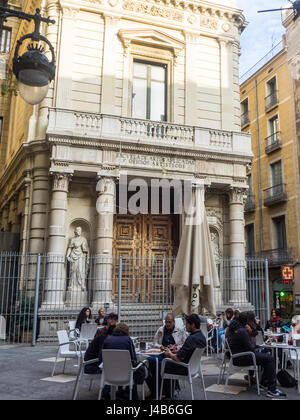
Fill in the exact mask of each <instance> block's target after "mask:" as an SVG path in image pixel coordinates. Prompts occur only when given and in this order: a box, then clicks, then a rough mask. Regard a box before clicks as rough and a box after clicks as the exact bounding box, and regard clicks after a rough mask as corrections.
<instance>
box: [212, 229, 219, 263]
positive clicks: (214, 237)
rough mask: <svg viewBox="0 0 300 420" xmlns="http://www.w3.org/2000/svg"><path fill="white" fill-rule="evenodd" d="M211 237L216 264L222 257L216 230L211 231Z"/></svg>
mask: <svg viewBox="0 0 300 420" xmlns="http://www.w3.org/2000/svg"><path fill="white" fill-rule="evenodd" d="M210 239H211V244H212V249H213V254H214V257H215V261H216V264H218V263H219V259H220V250H219V235H218V234H217V233H216V232H212V231H211V232H210Z"/></svg>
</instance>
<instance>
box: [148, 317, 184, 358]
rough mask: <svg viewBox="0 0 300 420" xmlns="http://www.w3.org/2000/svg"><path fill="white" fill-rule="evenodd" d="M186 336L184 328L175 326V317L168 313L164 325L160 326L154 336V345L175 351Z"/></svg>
mask: <svg viewBox="0 0 300 420" xmlns="http://www.w3.org/2000/svg"><path fill="white" fill-rule="evenodd" d="M186 336H187V334H186V332H185V330H184V328H177V327H176V326H175V318H174V316H173V314H171V313H170V314H167V316H166V318H165V325H163V326H162V327H160V328H159V329H158V330H157V332H156V334H155V336H154V346H155V347H161V348H162V349H166V348H169V349H171V350H172V351H176V350H179V349H180V348H181V347H182V345H183V343H184V341H185V339H186Z"/></svg>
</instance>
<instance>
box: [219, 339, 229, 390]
mask: <svg viewBox="0 0 300 420" xmlns="http://www.w3.org/2000/svg"><path fill="white" fill-rule="evenodd" d="M228 355H230V353H229V349H228V348H227V343H226V339H225V335H224V338H223V339H222V359H221V365H220V374H219V378H218V385H220V383H221V382H222V381H223V379H224V375H225V372H226V367H227V360H228V361H229V357H228Z"/></svg>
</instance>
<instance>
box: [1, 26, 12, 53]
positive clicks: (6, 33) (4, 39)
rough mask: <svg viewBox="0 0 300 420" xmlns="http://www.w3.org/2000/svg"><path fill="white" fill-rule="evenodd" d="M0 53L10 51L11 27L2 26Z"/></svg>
mask: <svg viewBox="0 0 300 420" xmlns="http://www.w3.org/2000/svg"><path fill="white" fill-rule="evenodd" d="M0 41H1V42H0V53H9V51H10V41H11V29H10V28H3V29H2V32H1V40H0Z"/></svg>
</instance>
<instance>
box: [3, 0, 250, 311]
mask: <svg viewBox="0 0 300 420" xmlns="http://www.w3.org/2000/svg"><path fill="white" fill-rule="evenodd" d="M28 3H30V5H27V6H28V8H29V9H30V10H32V9H34V8H35V7H37V6H38V5H39V4H38V1H36V0H33V1H32V2H28ZM234 3H235V2H234V1H222V2H221V1H220V2H219V3H218V2H215V1H200V0H199V1H194V0H190V1H188V0H185V1H180V0H150V1H147V2H145V1H142V0H90V1H88V0H87V1H85V0H76V1H59V0H44V1H43V2H42V5H41V6H42V12H43V13H44V14H45V15H49V16H50V17H51V18H53V19H55V21H56V24H55V25H51V26H49V27H47V28H44V31H45V35H46V36H47V38H48V39H49V40H50V42H51V43H52V44H53V46H54V47H55V51H56V60H57V62H56V64H57V70H56V77H55V80H54V82H53V83H52V85H51V87H50V89H49V92H48V95H47V97H46V99H45V100H44V101H43V102H42V103H41V104H40V105H36V106H34V107H30V106H27V105H24V102H23V101H22V99H21V98H20V97H19V96H17V97H11V101H10V111H9V121H6V122H5V123H6V124H7V127H8V130H7V139H6V141H3V142H2V143H1V145H0V148H1V147H2V149H1V153H0V156H1V159H2V167H1V174H0V194H1V203H0V206H1V208H0V230H2V231H12V232H19V233H20V251H21V252H22V253H30V254H37V253H41V254H45V253H47V254H48V255H49V258H50V256H51V255H52V256H53V260H51V259H49V262H48V268H47V270H48V271H47V276H46V283H45V290H46V293H45V295H44V296H45V297H44V302H43V305H42V307H43V308H44V309H45V310H46V309H47V308H49V307H51V308H54V307H56V308H60V307H63V306H64V305H65V304H66V302H68V296H67V295H68V293H67V287H68V286H67V284H66V279H65V278H64V276H62V277H60V278H61V282H60V284H59V285H57V278H56V279H55V281H56V285H55V287H54V286H53V281H54V280H53V276H54V275H55V274H54V272H57V270H58V268H57V267H58V266H59V264H60V262H59V260H58V259H57V258H59V256H61V258H62V259H61V264H63V260H64V258H65V256H66V254H67V249H68V246H69V243H70V239H71V238H72V237H73V236H74V230H75V229H76V228H77V227H80V228H81V232H82V236H83V237H84V238H85V239H86V241H87V244H88V247H89V252H90V254H91V255H94V256H104V257H105V258H106V263H105V264H104V266H105V272H106V275H105V276H104V277H103V276H102V274H101V273H103V261H102V263H99V264H98V265H97V263H96V275H95V279H96V281H95V282H94V285H93V289H94V290H93V301H92V302H89V303H90V304H92V306H94V307H95V308H98V307H99V306H100V305H101V306H102V305H103V303H104V302H110V301H112V300H113V293H114V287H115V286H114V284H113V281H112V280H111V279H109V276H107V273H108V272H109V270H110V267H111V265H112V259H113V258H119V257H120V256H123V257H124V258H133V259H134V258H141V257H145V258H155V257H168V258H169V257H175V256H176V252H177V249H178V246H179V243H180V232H181V229H182V218H181V217H180V216H179V215H176V214H169V215H166V214H161V213H160V212H158V214H137V215H134V214H123V212H117V214H112V213H110V212H106V211H105V210H104V211H102V212H100V213H99V212H97V209H96V207H97V203H98V204H99V203H100V207H101V208H104V209H105V206H108V207H109V206H111V205H113V204H114V202H115V201H116V203H117V208H118V206H119V208H120V207H121V206H120V205H119V204H120V203H118V198H117V199H116V198H115V196H116V195H118V193H119V190H120V188H121V186H120V184H119V180H120V179H121V177H122V176H126V177H127V179H128V180H133V179H135V178H141V179H143V180H144V181H145V182H146V183H147V185H150V183H151V180H153V179H157V180H162V179H166V180H170V181H171V180H180V181H191V183H192V184H197V183H198V182H199V181H200V182H201V183H202V184H203V185H204V187H205V206H206V211H207V215H208V222H209V225H210V229H211V234H212V242H213V246H214V252H215V257H216V259H217V260H218V259H221V258H236V259H240V260H243V259H244V257H245V249H244V209H243V203H244V196H245V191H246V189H247V177H246V167H247V165H248V164H249V163H250V161H251V158H252V152H251V141H250V136H249V135H248V134H244V133H241V130H240V99H239V74H238V58H239V53H240V46H239V38H240V34H241V31H242V29H243V27H244V17H243V15H242V12H241V11H240V10H238V9H237V8H236V7H235V5H234ZM27 25H28V24H27V22H22V23H21V24H20V28H19V33H18V35H20V34H21V33H23V32H24V31H26V30H27ZM27 115H30V118H27ZM99 181H100V183H99ZM149 194H150V192H149ZM110 259H111V261H110ZM53 267H55V269H54V268H53ZM52 280H53V281H52ZM54 288H55V290H56V295H55V296H56V297H55V299H56V301H55V302H54V301H53V296H54V294H53V290H54ZM57 290H59V293H58V294H57ZM83 293H84V292H83ZM57 296H59V298H57ZM57 299H58V300H57ZM231 302H232V303H233V304H234V297H233V299H231ZM69 304H70V301H69ZM219 304H220V305H222V302H221V300H220V301H219ZM53 305H54V306H53Z"/></svg>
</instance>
